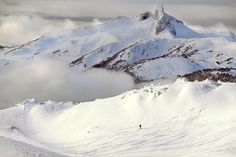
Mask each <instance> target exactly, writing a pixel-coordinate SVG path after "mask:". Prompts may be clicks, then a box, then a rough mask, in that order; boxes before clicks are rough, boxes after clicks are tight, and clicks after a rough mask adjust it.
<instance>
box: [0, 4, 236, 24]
mask: <svg viewBox="0 0 236 157" xmlns="http://www.w3.org/2000/svg"><path fill="white" fill-rule="evenodd" d="M161 3H163V4H164V5H165V8H166V11H167V12H168V13H169V14H172V15H174V16H176V17H178V18H180V19H183V20H185V21H187V22H188V23H191V24H199V25H212V24H215V23H223V24H225V25H227V26H230V27H234V28H236V18H235V17H236V0H0V14H2V15H11V14H24V15H34V14H37V15H40V16H42V17H46V18H49V19H64V18H70V19H72V20H83V21H90V20H91V19H92V18H93V17H99V18H101V19H103V18H104V19H106V18H112V17H116V16H119V15H125V16H134V15H137V14H139V12H142V11H144V10H151V9H153V8H154V6H160V5H161Z"/></svg>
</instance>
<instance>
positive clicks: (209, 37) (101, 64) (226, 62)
mask: <svg viewBox="0 0 236 157" xmlns="http://www.w3.org/2000/svg"><path fill="white" fill-rule="evenodd" d="M235 41H236V37H235V35H234V34H233V33H231V32H226V33H223V32H222V33H221V32H213V31H210V30H199V29H198V30H194V28H192V27H191V26H188V25H186V24H185V23H184V22H182V21H180V20H178V19H176V18H174V17H172V16H170V15H168V14H166V13H165V12H164V9H163V10H162V11H158V10H156V11H154V12H153V13H152V12H145V13H143V14H141V15H139V16H137V17H131V18H130V17H118V18H116V19H114V20H111V21H107V22H104V23H102V24H100V25H96V26H90V27H85V28H80V29H75V30H67V31H66V32H57V33H53V34H47V35H43V36H41V37H39V38H38V39H35V40H33V41H30V42H27V43H25V44H24V45H21V46H16V47H13V48H9V47H6V48H5V47H1V49H0V50H1V55H0V59H1V66H4V65H8V64H14V63H16V62H19V61H20V60H21V61H24V60H28V59H29V58H37V57H49V58H53V59H57V60H62V61H63V62H65V63H66V64H68V65H70V66H71V67H73V68H75V69H79V70H81V71H85V70H89V69H91V68H105V69H109V70H114V71H125V72H127V73H128V74H130V75H131V76H133V77H134V78H135V79H136V82H143V81H151V80H156V79H161V78H162V79H163V78H170V77H171V78H176V77H177V76H180V75H181V76H182V75H185V74H189V73H192V72H196V71H200V70H204V69H220V68H234V67H236V66H235V65H236V62H235V58H236V56H235V45H236V44H235ZM232 74H233V75H235V74H236V73H235V72H234V71H233V73H232Z"/></svg>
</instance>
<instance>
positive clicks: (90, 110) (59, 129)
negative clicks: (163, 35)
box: [0, 80, 236, 157]
mask: <svg viewBox="0 0 236 157" xmlns="http://www.w3.org/2000/svg"><path fill="white" fill-rule="evenodd" d="M235 90H236V84H233V83H216V82H212V81H204V82H194V83H191V82H186V81H184V80H178V81H176V82H175V83H173V84H169V85H163V86H158V85H149V86H146V87H144V88H142V89H138V90H133V91H130V92H127V93H124V94H122V95H119V96H116V97H112V98H107V99H100V100H95V101H92V102H85V103H80V104H73V103H70V102H67V103H62V102H61V103H57V102H52V101H48V102H37V101H35V100H28V101H25V102H24V103H21V104H19V105H18V106H17V107H14V108H10V109H6V110H2V111H0V117H1V119H0V135H1V136H4V137H8V138H13V139H19V140H21V141H22V142H26V143H28V144H33V145H35V144H36V145H37V146H41V147H42V148H43V149H47V150H53V151H54V152H57V153H59V154H62V155H66V156H94V155H97V156H99V155H106V156H107V155H115V156H122V155H124V154H125V155H131V156H142V155H144V156H145V155H149V156H157V155H158V154H162V155H164V156H166V157H168V156H178V157H185V156H191V155H194V156H208V155H209V154H210V156H217V155H219V156H220V155H224V156H233V155H235V154H233V150H234V149H235V148H236V143H235V142H234V139H236V134H235V131H234V130H235V129H236V125H235V114H236V112H235V111H236V106H235V104H236V98H235V94H234V91H235ZM222 99H223V100H224V102H222V101H221V100H222ZM139 125H141V129H140V127H139Z"/></svg>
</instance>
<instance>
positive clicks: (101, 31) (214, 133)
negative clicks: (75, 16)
mask: <svg viewBox="0 0 236 157" xmlns="http://www.w3.org/2000/svg"><path fill="white" fill-rule="evenodd" d="M235 50H236V36H235V35H234V34H233V33H231V32H215V31H212V30H209V29H205V28H204V29H203V28H202V29H200V28H199V27H193V26H188V25H186V24H185V23H184V22H183V21H181V20H178V19H176V18H174V17H172V16H170V15H168V14H166V13H165V12H164V9H163V10H162V11H155V12H145V13H143V14H141V15H139V16H137V17H118V18H116V19H114V20H110V21H106V22H104V23H101V24H98V25H93V26H90V27H84V28H79V29H74V30H67V31H64V32H56V33H51V34H44V35H42V36H40V37H39V38H36V39H34V40H32V41H29V42H27V43H25V44H23V45H17V46H12V47H9V46H5V45H2V46H1V45H0V72H1V74H4V75H2V76H1V77H0V80H1V81H0V83H1V84H2V85H1V89H2V90H1V92H2V94H1V96H2V98H3V99H2V100H3V101H5V99H6V100H8V99H9V101H8V102H15V101H16V98H17V101H18V99H27V98H26V97H29V98H31V96H32V97H33V96H35V94H36V96H35V97H36V98H38V99H41V100H48V99H51V100H54V101H46V102H44V101H36V100H34V99H30V100H26V101H24V102H23V103H20V104H18V105H17V106H16V107H12V108H8V109H4V110H0V151H1V152H3V153H5V151H4V150H5V149H9V151H8V152H6V155H5V154H4V155H5V156H7V155H9V156H7V157H13V156H14V157H15V154H19V155H21V156H24V157H25V156H30V157H31V156H45V157H46V156H49V157H53V156H56V157H59V156H75V157H78V156H83V157H84V156H142V157H143V156H152V157H153V156H160V157H200V156H201V157H231V156H232V157H235V156H236V132H235V130H236V120H235V116H236V94H235V90H236V84H235V83H233V82H236V51H235ZM38 60H40V62H37V61H38ZM47 60H50V62H49V63H50V64H45V61H47ZM35 61H36V62H35ZM41 61H42V62H41ZM51 61H52V62H51ZM41 63H43V64H41ZM46 63H47V62H46ZM55 63H62V64H55ZM59 65H60V66H59ZM62 65H63V66H62ZM65 65H66V66H65ZM94 68H102V70H94ZM103 69H106V70H109V71H113V72H112V73H110V72H107V71H104V70H103ZM114 71H115V72H114ZM117 72H119V73H117ZM124 72H125V73H127V74H129V76H127V75H126V74H124ZM36 74H37V75H36ZM98 74H99V75H98ZM130 76H132V78H134V80H135V82H136V83H143V82H149V81H155V84H153V85H147V86H146V87H144V88H141V89H136V90H132V91H129V92H126V93H124V94H121V95H118V96H116V97H111V98H106V97H109V96H113V95H116V94H117V93H121V91H122V93H123V91H127V90H130V89H134V88H133V79H131V78H130ZM179 77H185V78H186V79H187V80H188V81H192V82H188V81H187V80H184V79H178V80H177V81H175V80H176V79H177V78H179ZM207 79H210V80H214V81H215V82H213V81H209V80H207ZM196 80H197V81H202V82H194V81H196ZM157 82H162V83H163V82H164V83H166V85H160V84H158V83H157ZM171 82H172V83H171ZM230 82H231V83H230ZM107 85H108V86H107ZM135 85H137V86H142V84H135ZM32 87H33V88H32ZM104 87H108V88H104ZM113 87H114V88H113ZM135 87H136V86H135ZM49 89H50V90H49ZM38 91H41V95H39V94H38ZM1 92H0V93H1ZM17 92H18V93H17ZM19 92H20V93H19ZM21 95H23V96H24V97H23V96H21ZM88 96H89V97H88ZM98 97H99V98H106V99H97V100H94V99H96V98H98ZM0 98H1V97H0ZM85 98H86V99H85ZM88 98H89V99H88ZM11 99H12V100H11ZM61 100H65V101H68V100H69V101H76V102H81V103H75V102H59V101H61ZM84 100H94V101H89V102H82V101H84ZM6 105H9V104H8V103H6ZM11 150H13V152H12V151H11Z"/></svg>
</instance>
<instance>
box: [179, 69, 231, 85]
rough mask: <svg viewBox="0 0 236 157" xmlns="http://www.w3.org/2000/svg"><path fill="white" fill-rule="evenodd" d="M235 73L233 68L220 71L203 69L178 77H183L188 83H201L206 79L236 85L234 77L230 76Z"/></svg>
mask: <svg viewBox="0 0 236 157" xmlns="http://www.w3.org/2000/svg"><path fill="white" fill-rule="evenodd" d="M232 71H236V69H234V68H220V69H204V70H199V71H196V72H193V73H190V74H186V75H183V76H180V77H184V78H186V79H187V80H189V81H203V80H206V79H209V80H213V81H222V82H233V83H236V76H235V75H232V74H230V73H231V72H232Z"/></svg>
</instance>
